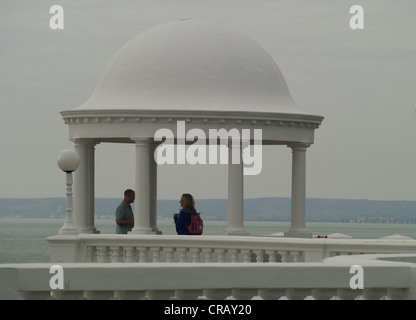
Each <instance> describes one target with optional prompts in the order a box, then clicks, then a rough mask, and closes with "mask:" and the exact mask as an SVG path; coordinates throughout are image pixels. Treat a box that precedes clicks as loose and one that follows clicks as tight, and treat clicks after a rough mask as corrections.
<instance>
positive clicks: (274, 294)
mask: <svg viewBox="0 0 416 320" xmlns="http://www.w3.org/2000/svg"><path fill="white" fill-rule="evenodd" d="M258 295H259V296H260V297H261V298H262V299H263V300H278V299H279V298H281V297H284V296H285V295H286V290H285V289H259V292H258Z"/></svg>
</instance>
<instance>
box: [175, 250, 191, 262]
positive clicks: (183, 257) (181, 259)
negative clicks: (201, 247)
mask: <svg viewBox="0 0 416 320" xmlns="http://www.w3.org/2000/svg"><path fill="white" fill-rule="evenodd" d="M188 250H189V249H188V248H178V249H177V251H178V252H179V262H186V254H187V252H188Z"/></svg>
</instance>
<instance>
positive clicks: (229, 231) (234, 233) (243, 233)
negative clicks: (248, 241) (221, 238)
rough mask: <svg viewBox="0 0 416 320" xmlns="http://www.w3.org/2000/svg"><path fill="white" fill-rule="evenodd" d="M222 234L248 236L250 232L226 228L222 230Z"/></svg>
mask: <svg viewBox="0 0 416 320" xmlns="http://www.w3.org/2000/svg"><path fill="white" fill-rule="evenodd" d="M223 235H225V236H248V235H250V233H249V232H247V231H246V230H244V229H227V230H225V231H224V232H223Z"/></svg>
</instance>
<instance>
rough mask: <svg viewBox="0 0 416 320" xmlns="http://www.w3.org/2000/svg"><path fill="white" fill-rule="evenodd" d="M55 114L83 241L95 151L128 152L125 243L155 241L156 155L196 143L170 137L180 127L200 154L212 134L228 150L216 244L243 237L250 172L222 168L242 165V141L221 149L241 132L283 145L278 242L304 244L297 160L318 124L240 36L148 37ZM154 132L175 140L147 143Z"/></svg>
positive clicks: (191, 32) (174, 28) (200, 28)
mask: <svg viewBox="0 0 416 320" xmlns="http://www.w3.org/2000/svg"><path fill="white" fill-rule="evenodd" d="M61 114H62V117H63V119H64V121H65V123H66V124H67V125H68V127H69V138H70V140H72V141H73V142H74V148H75V150H76V151H77V152H78V154H79V156H80V160H81V162H80V166H79V169H78V170H77V171H75V177H74V205H75V206H74V223H75V224H76V225H77V226H78V228H79V229H80V230H81V232H83V233H95V232H97V230H96V229H95V226H94V166H95V156H94V153H95V151H94V149H95V145H96V144H98V143H101V142H110V143H132V144H135V146H136V165H135V168H136V172H135V181H136V182H135V191H136V203H137V204H138V205H136V206H135V212H134V216H135V226H134V228H133V230H132V231H131V233H132V234H135V233H146V234H158V233H160V232H159V230H158V228H157V222H156V221H157V219H156V211H157V206H156V201H157V185H156V181H157V179H156V176H157V163H156V161H155V159H156V154H158V150H159V148H160V147H162V146H163V148H164V150H165V151H166V150H168V146H167V145H168V143H170V144H172V145H176V146H177V147H179V145H185V144H187V145H189V146H192V145H193V144H194V138H195V135H194V136H193V137H192V139H188V135H186V137H185V136H182V135H179V130H178V128H179V126H180V125H184V126H186V130H187V131H188V133H189V132H191V130H193V129H194V130H193V131H192V132H193V133H196V134H197V136H198V137H199V140H198V143H199V144H201V141H200V140H204V139H206V140H205V141H202V142H204V143H206V145H208V144H209V143H212V137H213V135H212V132H213V130H214V131H215V132H217V133H219V132H222V133H224V132H226V134H227V137H225V138H224V137H223V136H220V135H218V136H214V137H215V142H217V141H219V142H220V143H222V144H224V145H225V146H227V147H228V158H229V159H228V167H229V169H228V222H227V228H226V230H225V234H230V235H244V234H247V232H246V230H245V228H244V208H243V200H244V194H243V175H244V174H246V173H245V172H246V170H247V169H249V168H247V165H246V164H244V163H243V161H239V162H238V163H237V161H231V159H232V157H231V155H232V154H233V153H236V154H239V159H242V158H244V150H243V149H244V141H243V143H241V142H238V143H236V144H234V140H233V141H232V142H233V143H232V142H231V141H230V140H232V139H231V138H234V137H235V133H236V132H238V133H241V132H243V131H244V130H250V131H249V132H251V133H252V132H257V133H260V135H253V134H250V136H249V139H248V143H249V147H253V148H255V147H256V146H257V147H259V148H260V150H261V146H262V145H287V146H289V147H290V148H291V149H292V151H293V162H292V221H291V228H290V230H289V232H288V233H286V235H287V236H296V237H309V236H311V234H310V233H309V232H307V230H306V227H305V199H306V191H305V184H306V183H305V176H306V172H305V168H306V150H307V148H308V147H309V146H310V145H311V144H313V142H314V130H315V129H316V128H318V127H319V125H320V124H321V122H322V120H323V117H322V116H318V115H313V114H309V113H307V112H304V111H303V110H302V109H301V108H299V107H298V106H297V105H296V103H295V102H294V101H293V99H292V97H291V95H290V93H289V90H288V87H287V85H286V81H285V79H284V77H283V75H282V73H281V71H280V69H279V67H278V66H277V65H276V63H275V62H274V60H273V58H272V57H271V56H270V55H269V54H268V53H267V52H266V51H265V50H264V49H263V48H262V47H261V46H260V45H259V44H257V43H256V42H255V41H253V40H252V39H250V38H248V37H246V36H245V35H242V34H240V33H239V32H236V31H234V30H232V29H230V28H228V27H225V26H223V25H222V24H219V23H215V22H211V21H197V20H182V21H174V22H170V23H165V24H162V25H159V26H156V27H153V28H151V29H150V30H148V31H145V32H143V33H141V34H139V35H138V36H136V37H135V38H133V39H132V40H131V41H129V42H128V43H127V44H125V45H124V46H123V47H122V48H121V49H120V50H119V52H118V53H117V54H116V55H115V56H114V58H113V59H112V60H111V62H110V63H109V66H108V68H107V70H106V72H105V73H104V76H103V78H102V79H101V81H99V82H98V84H97V86H96V88H95V90H94V91H93V93H92V95H91V97H90V98H89V99H88V100H87V101H86V102H85V103H83V104H82V105H80V106H79V107H77V108H75V109H72V110H67V111H62V112H61ZM160 130H162V131H160ZM163 130H164V131H163ZM158 132H173V134H174V136H173V137H172V139H168V138H169V137H168V136H167V135H166V136H165V139H156V137H157V136H158ZM242 136H243V135H242ZM242 136H241V137H242ZM201 137H204V139H201ZM241 140H243V139H241ZM162 141H163V142H162ZM245 147H247V145H246V146H245ZM159 151H160V150H159ZM175 159H176V157H175ZM176 160H177V159H176ZM158 163H159V162H158ZM247 172H249V171H248V170H247ZM248 174H250V173H248ZM179 192H180V191H179Z"/></svg>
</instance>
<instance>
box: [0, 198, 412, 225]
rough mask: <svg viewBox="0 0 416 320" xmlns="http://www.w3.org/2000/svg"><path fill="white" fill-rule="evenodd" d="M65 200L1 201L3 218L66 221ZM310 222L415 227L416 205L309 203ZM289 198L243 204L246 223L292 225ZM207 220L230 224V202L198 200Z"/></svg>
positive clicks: (107, 213)
mask: <svg viewBox="0 0 416 320" xmlns="http://www.w3.org/2000/svg"><path fill="white" fill-rule="evenodd" d="M120 201H121V199H119V198H96V200H95V213H96V219H112V218H113V217H114V210H115V208H116V207H117V205H118V204H119V202H120ZM157 205H158V219H165V218H166V219H168V218H171V217H172V214H173V212H176V211H178V209H179V203H178V201H177V200H158V204H157ZM65 207H66V200H65V198H39V199H38V198H0V219H1V218H50V219H54V218H56V219H62V218H65ZM306 207H307V209H306V210H307V214H306V220H307V221H310V222H312V221H314V222H355V223H390V224H392V223H401V224H409V223H410V224H415V223H416V201H378V200H356V199H319V198H308V199H307V201H306ZM290 208H291V200H290V198H284V197H269V198H254V199H245V200H244V211H245V213H244V219H245V220H246V221H282V222H284V221H290ZM197 209H198V211H200V212H201V213H202V214H203V217H204V218H205V219H206V220H217V221H225V220H227V199H200V200H197Z"/></svg>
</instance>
